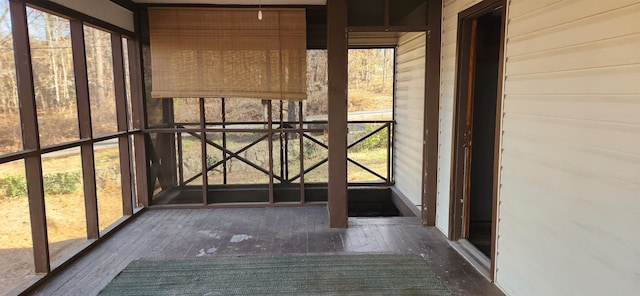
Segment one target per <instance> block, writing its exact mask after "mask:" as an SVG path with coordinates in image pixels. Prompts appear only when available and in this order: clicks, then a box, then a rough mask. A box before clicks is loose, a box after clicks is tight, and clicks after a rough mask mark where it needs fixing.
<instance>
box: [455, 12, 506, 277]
mask: <svg viewBox="0 0 640 296" xmlns="http://www.w3.org/2000/svg"><path fill="white" fill-rule="evenodd" d="M504 7H505V5H504V2H503V1H489V2H487V1H485V2H482V3H480V4H478V5H476V6H474V7H472V8H470V9H468V10H465V11H464V12H462V13H460V17H459V27H458V28H459V33H458V45H459V47H458V73H457V88H456V109H455V110H456V111H455V112H456V114H455V119H454V120H455V128H456V129H455V131H454V132H455V136H454V167H453V172H452V180H453V183H452V195H451V198H452V200H451V204H452V209H451V211H452V213H451V216H450V217H451V221H450V222H451V225H452V227H451V231H450V233H449V236H450V239H451V240H463V241H465V244H466V243H469V244H467V245H470V246H472V247H473V248H474V249H475V251H476V253H478V254H482V255H484V257H486V259H488V260H487V262H489V260H490V262H491V265H493V262H494V260H493V254H494V253H495V243H494V242H495V229H496V209H497V207H496V205H497V202H496V192H497V185H496V184H497V172H498V162H497V158H498V150H497V149H498V148H499V147H498V146H499V135H500V133H499V131H500V128H499V127H500V126H499V124H500V113H501V112H500V109H501V106H500V105H501V104H500V102H501V100H500V99H501V97H502V95H501V88H502V86H501V82H502V53H503V44H504V29H503V28H504ZM487 267H488V266H487Z"/></svg>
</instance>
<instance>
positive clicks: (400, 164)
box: [393, 33, 426, 205]
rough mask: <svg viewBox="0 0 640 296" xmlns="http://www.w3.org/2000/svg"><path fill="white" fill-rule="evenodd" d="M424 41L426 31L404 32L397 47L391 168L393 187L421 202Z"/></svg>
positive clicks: (418, 203) (415, 201) (415, 203)
mask: <svg viewBox="0 0 640 296" xmlns="http://www.w3.org/2000/svg"><path fill="white" fill-rule="evenodd" d="M425 44H426V34H425V33H407V34H403V35H402V36H401V37H400V40H399V45H398V48H397V51H396V86H395V87H396V98H395V112H396V114H395V119H396V126H395V138H394V150H393V151H394V152H393V158H394V161H393V163H394V168H393V170H394V177H395V181H396V188H397V189H398V190H399V191H400V192H402V193H403V194H404V195H405V196H406V197H407V198H409V200H411V202H412V203H413V204H414V205H420V204H422V195H421V194H420V192H421V190H422V178H421V175H422V161H421V160H422V141H423V138H424V133H423V128H424V127H423V117H424V114H423V113H424V91H425V90H424V79H425V61H426V60H425Z"/></svg>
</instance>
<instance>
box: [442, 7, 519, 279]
mask: <svg viewBox="0 0 640 296" xmlns="http://www.w3.org/2000/svg"><path fill="white" fill-rule="evenodd" d="M506 5H507V4H506V0H487V1H483V2H480V3H478V4H476V5H474V6H472V7H470V8H468V9H466V10H464V11H462V12H460V13H459V14H458V36H457V49H456V84H455V86H456V88H455V92H454V97H455V105H454V115H453V123H454V129H453V143H452V146H451V147H452V150H453V151H452V152H453V157H452V163H451V168H452V169H451V187H450V195H449V198H450V200H449V202H450V203H449V204H450V208H449V233H448V238H449V240H452V241H457V240H460V239H464V238H465V234H464V233H463V227H462V225H463V223H465V221H464V220H463V212H464V211H465V206H466V204H467V203H468V202H467V197H465V196H464V194H465V192H466V191H465V186H466V185H467V184H466V182H468V181H467V180H466V176H465V148H464V146H463V145H464V143H465V141H466V139H465V126H466V122H465V121H466V118H467V111H468V108H467V107H468V106H467V96H468V94H469V77H470V75H469V70H470V63H469V59H470V55H471V44H470V41H471V24H472V21H473V20H475V19H477V18H478V17H480V16H482V15H484V14H486V13H488V12H491V11H493V10H495V9H497V8H499V9H500V10H501V14H502V25H501V29H500V40H501V45H500V53H499V58H498V63H499V64H498V87H497V89H498V91H497V93H496V100H497V102H496V118H495V120H496V125H495V132H494V140H495V148H494V152H493V157H494V162H493V185H492V186H493V190H492V196H493V197H492V209H493V213H492V223H491V258H490V260H491V266H490V272H489V274H490V279H491V281H493V280H494V274H495V257H496V256H495V255H496V241H497V239H496V238H497V235H496V231H497V217H498V186H499V180H498V177H499V168H500V167H499V165H500V162H499V157H500V135H501V130H502V127H501V119H502V99H503V98H502V85H503V80H504V74H503V72H504V46H505V27H506ZM500 7H501V8H500Z"/></svg>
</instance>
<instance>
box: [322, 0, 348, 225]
mask: <svg viewBox="0 0 640 296" xmlns="http://www.w3.org/2000/svg"><path fill="white" fill-rule="evenodd" d="M327 17H328V20H330V21H329V22H328V26H327V27H328V28H327V60H328V73H329V74H328V75H329V81H328V84H329V106H328V107H329V108H328V109H329V116H328V117H329V191H328V194H329V203H328V210H329V225H330V226H331V227H334V228H346V227H347V220H348V219H347V149H346V147H347V80H348V69H347V65H348V52H347V44H348V43H347V39H348V38H347V31H346V28H347V19H348V17H347V0H328V1H327Z"/></svg>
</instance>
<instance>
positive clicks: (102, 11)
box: [51, 0, 135, 32]
mask: <svg viewBox="0 0 640 296" xmlns="http://www.w3.org/2000/svg"><path fill="white" fill-rule="evenodd" d="M51 2H55V3H58V4H60V5H63V6H66V7H68V8H71V9H73V10H76V11H78V12H82V13H84V14H86V15H89V16H92V17H95V18H97V19H99V20H102V21H105V22H107V23H110V24H112V25H116V26H118V27H120V28H123V29H126V30H129V31H131V32H134V31H135V27H134V24H133V12H131V11H129V10H128V9H126V8H124V7H122V6H120V5H118V4H115V3H113V2H111V1H110V0H91V1H87V0H51Z"/></svg>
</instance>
